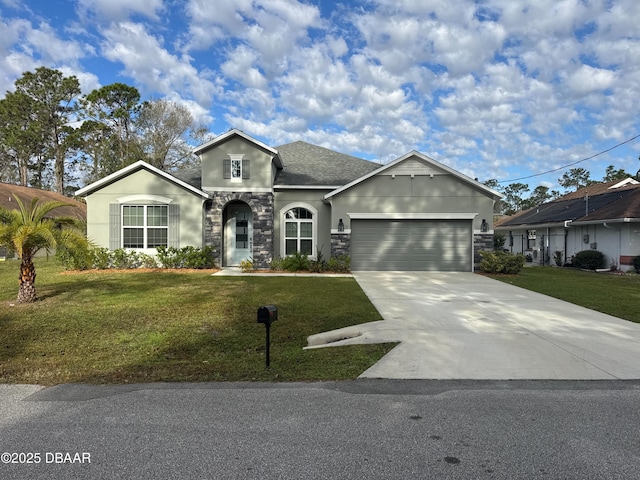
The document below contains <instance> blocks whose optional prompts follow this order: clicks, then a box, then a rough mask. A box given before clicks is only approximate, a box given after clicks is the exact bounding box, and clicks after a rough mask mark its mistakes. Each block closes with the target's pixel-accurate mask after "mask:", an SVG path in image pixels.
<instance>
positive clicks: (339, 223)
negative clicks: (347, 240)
mask: <svg viewBox="0 0 640 480" xmlns="http://www.w3.org/2000/svg"><path fill="white" fill-rule="evenodd" d="M338 231H339V232H344V222H343V221H342V219H340V220H338Z"/></svg>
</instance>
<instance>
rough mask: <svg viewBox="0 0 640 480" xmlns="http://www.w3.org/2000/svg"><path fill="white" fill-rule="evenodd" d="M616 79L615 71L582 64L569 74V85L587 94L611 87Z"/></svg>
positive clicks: (578, 91) (574, 89)
mask: <svg viewBox="0 0 640 480" xmlns="http://www.w3.org/2000/svg"><path fill="white" fill-rule="evenodd" d="M615 79H616V75H615V72H613V71H611V70H606V69H603V68H593V67H590V66H589V65H581V66H580V67H578V68H577V69H576V70H575V71H574V72H573V73H571V74H570V75H569V77H568V78H567V85H568V86H569V88H570V89H571V90H572V91H574V92H576V93H578V94H587V93H592V92H595V91H602V90H606V89H608V88H611V87H612V86H613V84H614V82H615Z"/></svg>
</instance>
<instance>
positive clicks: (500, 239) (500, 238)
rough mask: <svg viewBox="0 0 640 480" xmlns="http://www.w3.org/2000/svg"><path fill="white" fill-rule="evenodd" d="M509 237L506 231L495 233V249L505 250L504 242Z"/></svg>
mask: <svg viewBox="0 0 640 480" xmlns="http://www.w3.org/2000/svg"><path fill="white" fill-rule="evenodd" d="M506 240H507V238H506V237H505V235H504V233H496V234H494V235H493V249H494V250H503V249H504V244H505V242H506Z"/></svg>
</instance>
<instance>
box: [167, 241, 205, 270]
mask: <svg viewBox="0 0 640 480" xmlns="http://www.w3.org/2000/svg"><path fill="white" fill-rule="evenodd" d="M156 250H157V251H158V253H157V256H156V258H157V261H158V263H159V264H160V266H161V267H162V268H195V269H202V268H213V267H214V266H215V262H214V256H213V254H214V252H215V250H214V249H213V248H212V247H204V248H202V249H201V248H198V247H192V246H188V247H183V248H175V247H157V248H156Z"/></svg>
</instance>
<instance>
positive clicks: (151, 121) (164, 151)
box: [135, 99, 198, 171]
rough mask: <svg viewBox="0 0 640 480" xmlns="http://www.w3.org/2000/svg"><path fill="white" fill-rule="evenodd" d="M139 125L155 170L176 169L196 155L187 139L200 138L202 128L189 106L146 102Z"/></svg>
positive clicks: (139, 138)
mask: <svg viewBox="0 0 640 480" xmlns="http://www.w3.org/2000/svg"><path fill="white" fill-rule="evenodd" d="M135 126H136V133H137V135H138V142H139V144H140V147H141V149H142V151H143V152H144V155H145V157H146V159H147V161H148V162H149V163H150V164H151V165H153V166H154V167H157V168H159V169H160V170H164V171H169V170H173V169H176V168H178V167H180V166H182V165H183V164H185V163H188V160H190V159H191V157H192V156H193V154H192V148H191V146H190V145H189V144H188V143H187V137H188V134H189V133H194V134H196V135H197V134H198V129H197V128H196V127H195V126H194V119H193V115H191V112H190V111H189V110H188V109H187V108H186V107H185V106H183V105H179V104H177V103H175V102H171V101H169V100H164V99H161V100H151V101H148V102H144V103H143V104H142V108H141V110H140V115H138V117H137V120H136V122H135ZM192 137H193V135H192Z"/></svg>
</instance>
